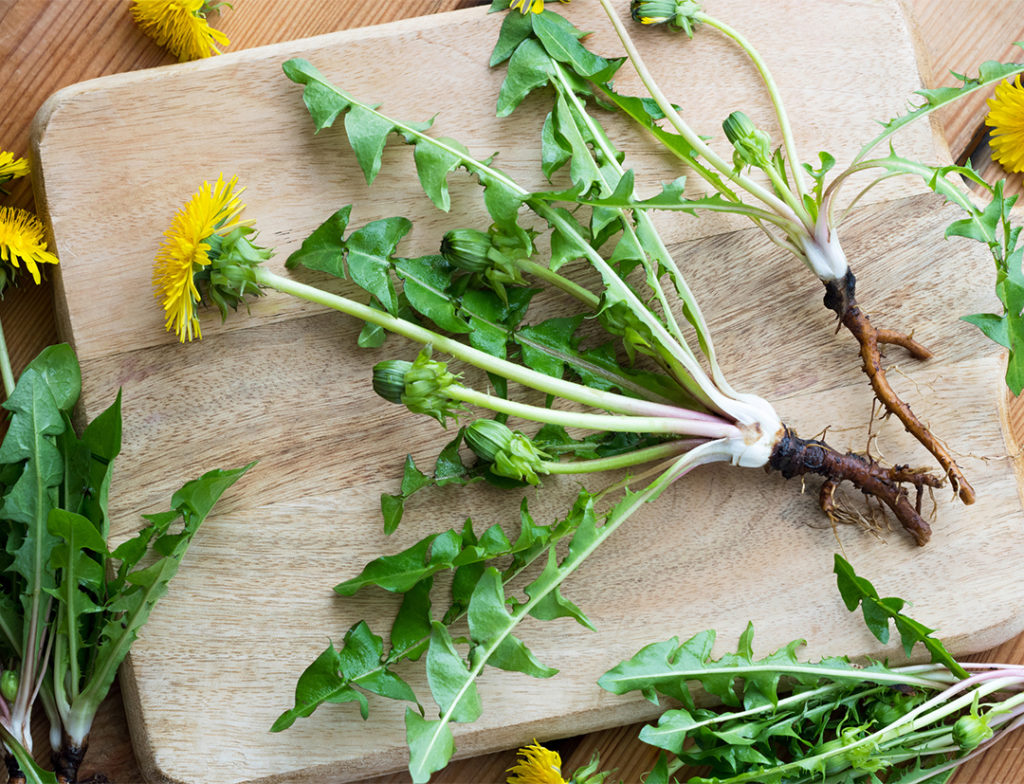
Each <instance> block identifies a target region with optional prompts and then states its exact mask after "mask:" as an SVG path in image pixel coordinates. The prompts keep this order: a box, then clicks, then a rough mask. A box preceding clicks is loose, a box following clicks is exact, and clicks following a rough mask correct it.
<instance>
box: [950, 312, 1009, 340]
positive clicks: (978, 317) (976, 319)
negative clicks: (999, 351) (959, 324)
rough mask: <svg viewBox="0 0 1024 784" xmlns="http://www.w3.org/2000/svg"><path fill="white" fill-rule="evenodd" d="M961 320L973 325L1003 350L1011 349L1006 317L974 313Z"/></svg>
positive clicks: (962, 317)
mask: <svg viewBox="0 0 1024 784" xmlns="http://www.w3.org/2000/svg"><path fill="white" fill-rule="evenodd" d="M960 320H961V321H966V322H967V323H968V324H973V325H974V326H976V327H977V328H978V329H980V330H981V331H982V332H983V333H984V334H985V337H987V338H988V339H989V340H992V341H995V342H996V343H998V344H999V345H1000V346H1002V347H1003V348H1010V347H1011V346H1010V332H1009V326H1008V324H1007V319H1006V317H1005V316H997V315H996V314H995V313H974V314H972V315H970V316H961V317H960Z"/></svg>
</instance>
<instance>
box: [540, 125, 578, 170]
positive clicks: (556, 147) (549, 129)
mask: <svg viewBox="0 0 1024 784" xmlns="http://www.w3.org/2000/svg"><path fill="white" fill-rule="evenodd" d="M571 157H572V148H571V147H570V146H569V145H568V143H567V142H566V141H565V140H564V139H563V138H562V137H561V135H559V134H558V133H557V132H556V130H555V118H554V114H553V113H551V112H548V115H547V117H546V118H545V119H544V125H543V126H542V128H541V132H540V168H541V171H542V172H544V176H545V177H547V178H548V181H549V182H550V181H551V178H552V177H553V176H554V175H555V172H556V171H558V170H559V169H561V168H562V167H563V166H564V165H565V164H567V163H568V162H569V159H570V158H571Z"/></svg>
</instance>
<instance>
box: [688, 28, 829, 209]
mask: <svg viewBox="0 0 1024 784" xmlns="http://www.w3.org/2000/svg"><path fill="white" fill-rule="evenodd" d="M694 18H695V19H697V20H698V21H700V22H704V24H706V25H707V26H708V27H713V28H715V29H716V30H718V31H719V32H720V33H722V35H724V36H726V37H727V38H730V39H732V40H733V41H734V42H735V43H736V44H737V45H738V46H739V47H740V48H741V49H742V50H743V51H744V52H746V54H747V56H748V57H749V58H750V61H751V62H752V63H753V64H754V67H755V68H756V69H757V72H758V73H759V74H760V75H761V81H763V82H764V86H765V89H766V90H767V91H768V97H769V98H770V99H771V102H772V106H774V107H775V118H776V119H777V120H778V123H779V130H780V131H781V132H782V144H783V146H784V147H785V149H786V161H787V163H789V169H790V172H792V175H793V184H794V186H795V187H796V196H797V199H798V202H799V204H800V209H799V210H797V213H798V214H800V213H801V212H804V207H803V198H804V197H805V196H806V195H807V190H806V189H805V188H804V181H803V170H802V167H801V166H800V157H799V155H798V154H797V149H796V142H795V141H794V139H793V129H792V127H791V126H790V123H789V116H788V115H787V114H786V110H785V107H784V106H783V103H782V96H781V95H780V94H779V88H778V85H776V83H775V79H774V78H773V77H772V74H771V71H770V70H769V69H768V64H767V63H765V61H764V60H763V59H762V58H761V55H760V54H759V53H758V51H757V50H756V49H755V48H754V47H753V45H752V44H751V43H750V41H748V40H747V39H746V38H745V37H744V36H742V35H740V33H739V32H738V31H737V30H735V29H733V28H732V27H730V26H728V25H727V24H725V23H724V22H722V21H720V20H718V19H715V18H714V17H711V16H708V15H707V14H705V13H703V12H698V13H697V14H695V16H694ZM791 206H792V205H791ZM804 217H805V219H808V218H809V216H806V215H805V216H804Z"/></svg>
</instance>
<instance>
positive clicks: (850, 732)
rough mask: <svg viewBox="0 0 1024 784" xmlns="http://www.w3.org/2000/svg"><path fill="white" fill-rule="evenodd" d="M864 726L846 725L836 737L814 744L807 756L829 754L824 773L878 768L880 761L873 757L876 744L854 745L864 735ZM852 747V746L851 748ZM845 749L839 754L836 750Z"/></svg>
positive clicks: (876, 747)
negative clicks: (849, 769)
mask: <svg viewBox="0 0 1024 784" xmlns="http://www.w3.org/2000/svg"><path fill="white" fill-rule="evenodd" d="M864 734H865V729H864V727H847V728H845V729H844V730H842V732H840V734H839V737H838V738H834V739H833V740H830V741H828V742H826V743H821V744H819V745H817V746H815V747H814V748H813V749H811V751H810V752H809V754H808V757H817V756H820V755H822V754H829V753H830V754H831V756H830V757H829V758H828V759H826V760H825V773H826V774H828V775H831V774H833V773H839V772H841V771H844V770H847V769H848V768H853V769H855V770H868V771H873V770H878V769H879V768H880V767H881V766H882V763H881V762H880V761H879V760H876V759H873V756H874V753H875V752H876V751H877V750H878V745H877V744H875V743H870V744H866V745H862V746H855V744H857V743H859V742H860V741H861V739H862V738H863V737H864ZM851 747H852V748H851ZM841 749H845V751H843V752H842V753H841V754H836V753H835V752H836V751H839V750H841Z"/></svg>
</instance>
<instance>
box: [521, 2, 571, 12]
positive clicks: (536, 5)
mask: <svg viewBox="0 0 1024 784" xmlns="http://www.w3.org/2000/svg"><path fill="white" fill-rule="evenodd" d="M559 2H560V3H568V2H569V0H559ZM510 8H518V9H519V10H520V11H522V12H523V13H524V14H529V13H534V14H539V13H540V12H541V11H543V10H544V0H515V2H514V3H512V5H511V6H510Z"/></svg>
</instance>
